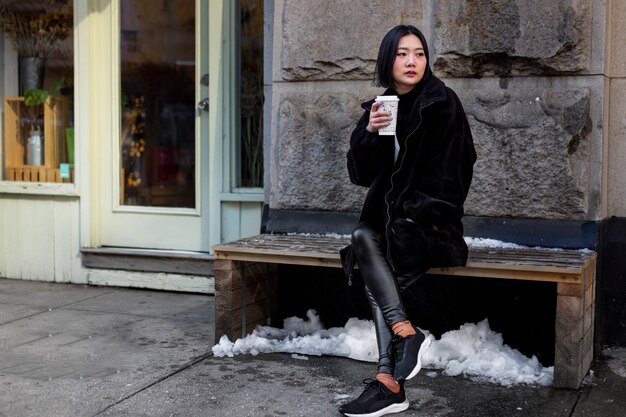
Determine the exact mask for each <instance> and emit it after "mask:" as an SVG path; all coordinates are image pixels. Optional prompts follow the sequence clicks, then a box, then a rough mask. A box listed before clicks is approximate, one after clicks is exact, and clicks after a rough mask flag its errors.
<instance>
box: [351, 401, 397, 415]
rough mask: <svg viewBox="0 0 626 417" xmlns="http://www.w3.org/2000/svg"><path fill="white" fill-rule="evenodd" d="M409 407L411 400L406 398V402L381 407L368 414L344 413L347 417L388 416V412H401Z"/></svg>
mask: <svg viewBox="0 0 626 417" xmlns="http://www.w3.org/2000/svg"><path fill="white" fill-rule="evenodd" d="M407 408H409V400H404V402H401V403H395V404H391V405H388V406H387V407H385V408H381V409H380V410H378V411H374V412H373V413H367V414H353V413H343V415H344V416H346V417H381V416H386V415H387V414H392V413H400V412H402V411H404V410H406V409H407Z"/></svg>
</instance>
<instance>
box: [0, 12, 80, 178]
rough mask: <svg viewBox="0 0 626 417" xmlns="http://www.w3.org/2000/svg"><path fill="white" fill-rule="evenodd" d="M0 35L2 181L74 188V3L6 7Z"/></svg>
mask: <svg viewBox="0 0 626 417" xmlns="http://www.w3.org/2000/svg"><path fill="white" fill-rule="evenodd" d="M0 30H1V31H2V32H3V34H4V38H6V39H8V40H9V42H4V47H5V48H7V49H9V48H10V49H11V50H10V51H5V53H4V54H3V58H2V59H3V60H4V73H3V74H2V75H3V76H4V80H5V82H4V83H3V84H4V85H5V86H6V88H5V90H4V91H2V90H0V91H2V93H3V94H2V96H3V113H4V124H3V126H4V129H3V139H4V140H3V142H4V143H3V155H4V161H3V162H4V163H3V168H4V169H3V171H4V172H3V179H4V180H8V181H26V182H73V181H74V88H73V87H74V71H73V65H74V47H73V45H74V41H73V1H72V0H38V1H36V0H5V1H2V2H0Z"/></svg>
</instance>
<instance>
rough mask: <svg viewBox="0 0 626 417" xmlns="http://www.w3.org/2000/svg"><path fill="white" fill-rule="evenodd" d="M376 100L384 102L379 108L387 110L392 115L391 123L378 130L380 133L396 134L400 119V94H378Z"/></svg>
mask: <svg viewBox="0 0 626 417" xmlns="http://www.w3.org/2000/svg"><path fill="white" fill-rule="evenodd" d="M376 101H378V102H381V103H383V104H382V106H380V107H378V110H382V111H385V112H387V113H389V114H390V115H391V123H390V124H389V126H385V127H383V128H381V129H379V130H378V134H379V135H388V136H393V135H395V134H396V121H397V119H398V102H399V101H400V99H399V98H398V96H377V97H376Z"/></svg>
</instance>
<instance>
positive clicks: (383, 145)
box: [347, 110, 393, 187]
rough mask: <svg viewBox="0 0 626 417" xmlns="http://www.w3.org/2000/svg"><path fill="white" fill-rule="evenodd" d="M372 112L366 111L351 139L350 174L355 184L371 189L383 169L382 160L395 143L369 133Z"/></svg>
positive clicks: (376, 134) (349, 152)
mask: <svg viewBox="0 0 626 417" xmlns="http://www.w3.org/2000/svg"><path fill="white" fill-rule="evenodd" d="M369 117H370V112H369V111H368V110H365V112H364V113H363V115H362V116H361V119H360V120H359V122H358V123H357V126H356V128H355V129H354V131H353V132H352V136H351V137H350V150H349V151H348V155H347V157H348V174H349V175H350V181H352V183H353V184H356V185H361V186H363V187H369V186H371V185H372V183H373V182H374V179H375V178H376V177H377V176H378V173H379V172H380V170H381V169H382V167H383V165H384V164H383V163H382V160H381V158H384V155H386V154H388V153H389V149H390V148H389V147H390V146H393V143H392V142H391V141H389V140H386V139H388V138H381V137H380V136H379V135H378V133H371V132H368V131H367V129H366V127H367V125H368V123H369Z"/></svg>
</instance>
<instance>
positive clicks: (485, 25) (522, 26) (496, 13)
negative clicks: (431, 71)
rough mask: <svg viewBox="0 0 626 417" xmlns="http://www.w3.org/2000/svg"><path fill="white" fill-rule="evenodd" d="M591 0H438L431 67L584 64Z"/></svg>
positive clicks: (562, 68)
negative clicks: (433, 55)
mask: <svg viewBox="0 0 626 417" xmlns="http://www.w3.org/2000/svg"><path fill="white" fill-rule="evenodd" d="M591 3H592V0H554V1H545V0H530V1H528V0H490V1H484V0H464V1H458V0H440V1H438V2H436V6H435V7H436V10H435V16H436V22H435V27H436V31H435V33H436V39H435V41H434V44H435V48H436V50H437V53H438V56H437V59H436V61H435V65H434V67H435V69H436V71H438V72H439V73H441V74H444V75H446V76H450V77H481V76H493V75H495V76H509V75H526V74H558V73H575V72H581V71H584V70H586V69H588V68H589V64H590V57H591V38H592V36H591V32H592V24H591V23H592V22H591V17H592V14H591Z"/></svg>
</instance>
